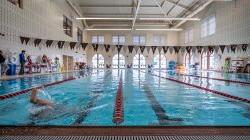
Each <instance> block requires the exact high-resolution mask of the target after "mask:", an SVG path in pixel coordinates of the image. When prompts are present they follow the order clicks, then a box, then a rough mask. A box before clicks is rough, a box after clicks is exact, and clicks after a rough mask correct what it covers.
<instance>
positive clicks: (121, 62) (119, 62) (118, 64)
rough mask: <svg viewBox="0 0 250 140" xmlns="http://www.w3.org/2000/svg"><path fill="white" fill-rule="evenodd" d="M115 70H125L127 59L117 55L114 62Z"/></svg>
mask: <svg viewBox="0 0 250 140" xmlns="http://www.w3.org/2000/svg"><path fill="white" fill-rule="evenodd" d="M112 67H113V68H125V57H124V56H123V55H122V54H116V55H115V56H114V57H113V61H112Z"/></svg>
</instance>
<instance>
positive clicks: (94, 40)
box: [92, 36, 104, 44]
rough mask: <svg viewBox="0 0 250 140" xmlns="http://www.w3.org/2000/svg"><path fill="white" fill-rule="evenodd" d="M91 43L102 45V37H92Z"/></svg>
mask: <svg viewBox="0 0 250 140" xmlns="http://www.w3.org/2000/svg"><path fill="white" fill-rule="evenodd" d="M92 43H94V44H104V36H92Z"/></svg>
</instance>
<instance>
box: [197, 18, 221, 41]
mask: <svg viewBox="0 0 250 140" xmlns="http://www.w3.org/2000/svg"><path fill="white" fill-rule="evenodd" d="M212 19H214V20H212ZM211 20H212V21H213V22H211ZM213 24H214V26H211V25H213ZM212 27H214V28H212ZM216 28H217V26H216V16H215V15H210V16H208V17H207V18H205V19H204V20H203V21H202V22H201V38H205V37H208V36H212V35H214V34H215V33H216ZM211 30H212V31H213V32H212V33H210V32H211Z"/></svg>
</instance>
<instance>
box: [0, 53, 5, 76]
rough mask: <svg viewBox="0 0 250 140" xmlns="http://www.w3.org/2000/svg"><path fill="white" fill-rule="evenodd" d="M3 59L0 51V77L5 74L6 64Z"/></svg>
mask: <svg viewBox="0 0 250 140" xmlns="http://www.w3.org/2000/svg"><path fill="white" fill-rule="evenodd" d="M5 60H6V59H5V57H4V55H3V52H2V51H1V50H0V76H1V75H2V74H4V73H5V71H6V64H5Z"/></svg>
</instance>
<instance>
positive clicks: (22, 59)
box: [19, 50, 26, 75]
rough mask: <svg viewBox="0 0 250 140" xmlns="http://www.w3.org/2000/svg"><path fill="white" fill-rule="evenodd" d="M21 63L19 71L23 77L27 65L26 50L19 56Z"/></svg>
mask: <svg viewBox="0 0 250 140" xmlns="http://www.w3.org/2000/svg"><path fill="white" fill-rule="evenodd" d="M19 62H20V65H21V68H20V71H19V75H23V74H24V65H25V62H26V60H25V50H22V52H21V53H20V54H19Z"/></svg>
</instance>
